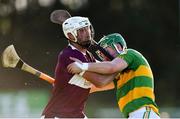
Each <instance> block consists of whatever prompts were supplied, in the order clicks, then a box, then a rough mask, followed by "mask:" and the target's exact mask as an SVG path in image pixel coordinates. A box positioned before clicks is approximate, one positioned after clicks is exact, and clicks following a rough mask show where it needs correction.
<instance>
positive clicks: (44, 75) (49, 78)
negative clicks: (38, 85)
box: [19, 60, 55, 84]
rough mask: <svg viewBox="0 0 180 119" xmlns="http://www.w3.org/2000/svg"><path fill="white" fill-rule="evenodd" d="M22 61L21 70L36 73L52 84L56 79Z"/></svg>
mask: <svg viewBox="0 0 180 119" xmlns="http://www.w3.org/2000/svg"><path fill="white" fill-rule="evenodd" d="M20 62H21V64H22V65H21V67H19V68H20V69H21V70H23V71H26V72H28V73H31V74H33V75H36V76H37V77H39V78H41V79H42V80H45V81H47V82H49V83H50V84H53V83H54V81H55V79H54V78H52V77H50V76H48V75H47V74H45V73H43V72H41V71H38V70H37V69H35V68H33V67H31V66H29V65H28V64H26V63H25V62H23V61H22V60H20Z"/></svg>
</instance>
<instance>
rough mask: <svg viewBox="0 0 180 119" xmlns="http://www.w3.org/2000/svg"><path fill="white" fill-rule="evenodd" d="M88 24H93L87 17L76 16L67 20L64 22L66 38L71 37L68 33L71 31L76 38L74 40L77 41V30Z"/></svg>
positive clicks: (63, 27)
mask: <svg viewBox="0 0 180 119" xmlns="http://www.w3.org/2000/svg"><path fill="white" fill-rule="evenodd" d="M87 26H91V23H90V21H89V19H88V18H87V17H80V16H76V17H71V18H68V19H67V20H65V21H64V22H63V24H62V29H63V32H64V35H65V36H66V38H68V39H69V37H68V35H67V34H68V33H71V34H72V35H73V36H74V38H75V41H74V42H77V30H78V29H80V28H83V27H87Z"/></svg>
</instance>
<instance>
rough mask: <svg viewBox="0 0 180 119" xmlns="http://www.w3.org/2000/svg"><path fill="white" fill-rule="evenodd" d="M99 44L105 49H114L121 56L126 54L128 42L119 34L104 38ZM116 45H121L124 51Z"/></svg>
mask: <svg viewBox="0 0 180 119" xmlns="http://www.w3.org/2000/svg"><path fill="white" fill-rule="evenodd" d="M98 44H99V45H100V46H101V47H103V48H107V47H111V48H112V49H114V50H115V51H117V52H118V53H119V54H124V53H126V49H127V45H126V41H125V40H124V38H123V37H122V36H121V35H120V34H119V33H113V34H109V35H107V36H104V37H103V38H101V39H100V41H99V42H98ZM115 44H120V45H121V47H122V51H120V50H118V48H117V46H116V45H115Z"/></svg>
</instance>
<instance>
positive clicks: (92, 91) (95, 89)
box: [90, 82, 115, 93]
mask: <svg viewBox="0 0 180 119" xmlns="http://www.w3.org/2000/svg"><path fill="white" fill-rule="evenodd" d="M114 88H115V86H114V83H113V82H111V83H109V84H107V85H105V86H104V87H101V88H98V87H96V86H95V85H92V87H91V90H90V93H94V92H99V91H107V90H111V89H114Z"/></svg>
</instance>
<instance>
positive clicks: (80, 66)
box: [68, 57, 128, 74]
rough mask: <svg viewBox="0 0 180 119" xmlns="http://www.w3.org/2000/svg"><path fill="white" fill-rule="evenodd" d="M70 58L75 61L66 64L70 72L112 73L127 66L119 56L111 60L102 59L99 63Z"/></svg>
mask: <svg viewBox="0 0 180 119" xmlns="http://www.w3.org/2000/svg"><path fill="white" fill-rule="evenodd" d="M71 60H74V61H75V62H74V63H72V64H70V65H68V71H69V72H70V73H80V72H82V71H90V72H96V73H101V74H113V73H116V72H120V71H122V70H123V69H125V68H126V67H127V66H128V64H127V62H126V61H125V60H123V59H122V58H119V57H117V58H115V59H114V60H112V61H104V62H99V63H81V62H78V60H76V59H75V58H71Z"/></svg>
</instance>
